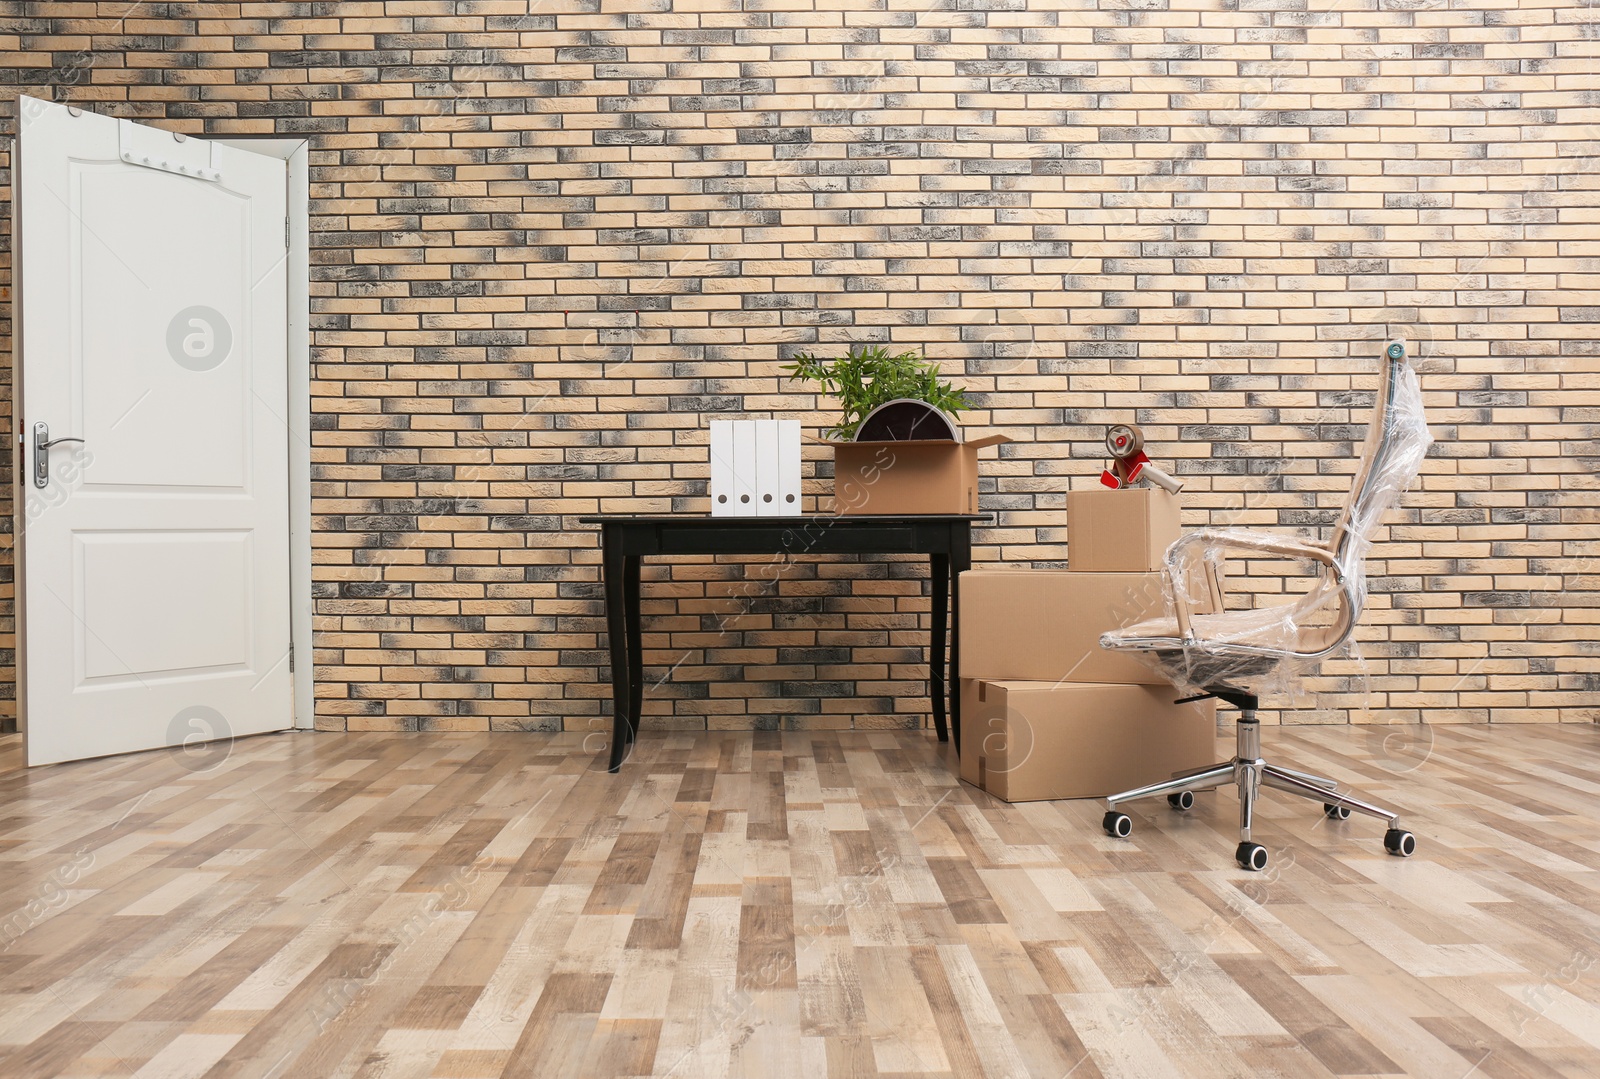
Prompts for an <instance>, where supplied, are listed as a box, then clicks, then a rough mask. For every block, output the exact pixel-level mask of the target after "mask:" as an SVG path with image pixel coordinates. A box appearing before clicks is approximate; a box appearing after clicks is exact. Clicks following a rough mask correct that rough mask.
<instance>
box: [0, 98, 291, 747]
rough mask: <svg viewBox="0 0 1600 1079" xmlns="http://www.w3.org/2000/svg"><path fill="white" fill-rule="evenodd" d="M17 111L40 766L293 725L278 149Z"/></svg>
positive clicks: (23, 475)
mask: <svg viewBox="0 0 1600 1079" xmlns="http://www.w3.org/2000/svg"><path fill="white" fill-rule="evenodd" d="M18 105H19V110H18V111H19V113H20V115H21V123H20V125H19V145H18V153H17V165H16V167H17V177H16V186H15V188H14V198H15V201H14V202H13V220H14V221H15V222H16V223H17V231H18V233H19V242H18V245H17V246H18V250H19V252H20V254H19V259H18V267H17V269H18V273H17V280H18V282H19V288H20V296H19V297H18V304H19V309H20V312H21V314H20V320H21V321H20V335H19V336H20V342H21V354H20V357H19V363H20V365H21V378H20V384H21V387H22V397H21V402H20V406H19V408H18V411H17V417H18V418H17V438H18V443H19V445H18V450H19V452H18V459H19V470H18V478H17V486H16V491H17V507H18V520H17V536H18V545H19V548H20V554H19V562H20V567H21V568H20V579H21V582H22V588H21V594H20V597H19V615H20V633H19V648H20V655H19V660H18V665H17V667H18V696H19V699H20V706H21V707H20V712H21V716H22V724H23V731H24V738H25V742H26V747H27V758H28V763H29V764H50V763H53V762H56V761H66V760H77V759H81V758H85V757H98V756H103V755H105V754H108V753H123V752H128V751H130V750H139V749H152V748H156V747H160V746H173V745H185V746H195V745H197V744H198V743H201V742H208V741H212V740H227V739H230V738H232V737H237V736H240V735H245V734H258V733H261V732H263V731H271V730H282V729H284V728H286V727H288V726H290V725H291V724H292V722H293V716H292V701H291V680H290V672H289V636H290V631H289V547H288V540H289V525H288V520H289V518H288V430H287V427H286V425H285V416H286V414H287V411H286V407H285V406H286V395H287V375H288V368H287V328H286V296H285V287H286V281H287V275H286V265H287V258H286V255H287V244H286V239H285V238H286V236H287V232H288V229H287V223H286V222H287V218H286V212H287V201H286V200H287V175H286V172H285V164H284V162H283V161H281V160H279V159H276V158H270V157H265V156H262V155H260V154H253V153H249V152H247V151H244V150H239V149H235V148H232V147H229V146H223V145H220V144H216V143H211V142H207V141H204V140H201V139H185V138H183V137H182V136H176V135H174V134H172V133H170V132H166V131H160V130H157V129H155V128H150V127H145V126H143V125H140V124H135V123H133V122H131V121H128V120H116V119H113V118H111V117H106V116H99V115H95V114H93V113H90V112H84V111H80V110H76V109H69V108H66V107H64V106H59V105H53V104H49V103H46V102H42V101H35V100H32V99H29V98H22V99H20V101H19V102H18ZM57 439H82V440H83V441H82V442H61V443H57V444H56V445H54V446H52V447H49V448H48V449H41V448H40V446H41V444H43V443H46V442H54V441H55V440H57ZM191 759H194V760H197V761H198V760H205V761H210V760H215V759H217V758H216V750H215V749H213V750H210V751H205V752H202V753H199V754H198V755H197V756H196V757H194V758H191Z"/></svg>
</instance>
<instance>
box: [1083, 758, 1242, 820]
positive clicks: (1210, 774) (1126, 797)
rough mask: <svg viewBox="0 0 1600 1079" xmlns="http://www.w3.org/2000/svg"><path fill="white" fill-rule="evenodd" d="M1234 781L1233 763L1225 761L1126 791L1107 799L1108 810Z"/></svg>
mask: <svg viewBox="0 0 1600 1079" xmlns="http://www.w3.org/2000/svg"><path fill="white" fill-rule="evenodd" d="M1232 781H1233V762H1232V761H1223V762H1222V763H1221V764H1214V765H1212V766H1211V767H1210V768H1205V769H1202V770H1200V771H1198V772H1193V773H1191V774H1189V775H1185V776H1177V777H1175V778H1173V779H1163V780H1162V781H1161V782H1159V783H1151V784H1149V785H1147V786H1143V787H1135V788H1134V789H1133V790H1131V791H1124V792H1123V793H1121V794H1118V795H1115V796H1113V797H1111V798H1107V799H1106V808H1107V809H1115V808H1117V806H1118V805H1120V804H1122V803H1123V802H1132V801H1135V800H1137V799H1140V798H1154V797H1155V796H1156V795H1158V794H1181V793H1183V792H1184V791H1192V790H1196V789H1198V788H1200V787H1206V786H1217V785H1218V784H1221V783H1231V782H1232Z"/></svg>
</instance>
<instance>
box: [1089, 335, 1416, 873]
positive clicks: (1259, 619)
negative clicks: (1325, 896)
mask: <svg viewBox="0 0 1600 1079" xmlns="http://www.w3.org/2000/svg"><path fill="white" fill-rule="evenodd" d="M1384 351H1385V357H1386V363H1385V365H1384V373H1383V380H1382V383H1381V385H1380V386H1379V389H1378V394H1377V403H1376V407H1375V409H1374V411H1373V415H1372V420H1371V423H1370V424H1369V425H1368V428H1367V439H1366V443H1365V446H1364V447H1363V450H1362V455H1361V465H1360V468H1359V470H1358V471H1357V473H1356V477H1355V484H1354V486H1353V487H1352V489H1351V494H1350V500H1349V503H1348V504H1347V505H1346V506H1345V509H1344V512H1343V514H1342V515H1341V517H1340V519H1339V523H1338V525H1337V527H1335V528H1334V531H1333V535H1332V537H1331V538H1330V539H1328V540H1327V541H1326V542H1322V541H1317V540H1312V539H1306V538H1303V537H1298V536H1283V535H1274V534H1272V533H1266V532H1256V531H1247V530H1229V529H1203V530H1200V531H1196V532H1190V533H1188V534H1187V535H1185V536H1183V537H1182V538H1181V539H1179V540H1178V541H1177V542H1175V543H1173V544H1172V546H1170V547H1168V548H1167V553H1166V558H1165V563H1166V564H1165V566H1164V571H1163V572H1164V577H1165V586H1166V599H1167V605H1168V617H1164V618H1157V619H1152V620H1150V621H1146V622H1140V623H1138V624H1136V625H1132V626H1127V627H1125V628H1123V629H1120V630H1116V631H1113V632H1111V633H1107V634H1105V635H1103V636H1102V637H1101V638H1100V644H1101V647H1103V648H1111V649H1116V650H1119V651H1128V652H1135V653H1137V654H1138V655H1139V658H1141V659H1142V660H1144V661H1145V662H1146V663H1148V664H1150V665H1151V666H1153V667H1154V668H1155V669H1156V670H1157V671H1159V672H1161V673H1162V674H1163V675H1165V676H1166V677H1167V678H1168V679H1169V680H1170V681H1171V682H1172V683H1173V684H1174V685H1176V686H1179V687H1181V688H1184V689H1188V690H1191V691H1193V692H1194V693H1195V695H1194V696H1191V697H1186V698H1184V700H1186V701H1189V700H1204V699H1206V698H1208V697H1215V698H1217V699H1218V700H1221V701H1223V702H1224V703H1226V704H1230V705H1232V706H1233V707H1235V708H1237V709H1238V710H1239V722H1238V748H1237V750H1236V752H1235V755H1234V758H1233V759H1232V760H1230V761H1224V762H1222V763H1221V764H1217V765H1214V766H1213V767H1210V768H1205V769H1201V770H1198V771H1195V772H1189V773H1180V774H1179V775H1177V776H1175V777H1174V778H1172V779H1170V780H1166V781H1164V782H1161V783H1152V784H1150V785H1149V786H1145V787H1139V788H1137V789H1136V790H1131V791H1125V792H1123V793H1122V794H1118V795H1113V796H1112V797H1110V798H1108V799H1106V808H1107V811H1106V815H1105V819H1104V821H1103V822H1102V823H1103V825H1104V827H1105V830H1106V832H1107V834H1109V835H1111V836H1114V837H1117V838H1125V837H1126V836H1127V835H1128V834H1129V833H1130V832H1131V831H1132V830H1133V821H1132V819H1131V818H1130V817H1128V815H1127V814H1125V813H1121V812H1118V809H1117V807H1118V806H1120V805H1122V804H1123V803H1124V802H1131V801H1133V800H1135V799H1138V798H1151V797H1154V796H1156V795H1159V794H1165V795H1166V796H1167V802H1168V803H1169V804H1170V805H1171V806H1173V808H1175V809H1189V808H1190V807H1192V806H1193V805H1194V792H1195V791H1197V790H1211V789H1214V788H1216V787H1218V786H1220V785H1222V784H1224V783H1226V782H1229V781H1232V782H1233V783H1234V784H1235V785H1237V787H1238V789H1239V840H1240V841H1239V847H1238V849H1237V850H1236V851H1235V853H1234V856H1235V857H1236V858H1237V859H1238V861H1239V865H1240V866H1241V867H1243V868H1245V869H1252V870H1260V869H1265V868H1266V867H1267V849H1266V848H1265V847H1263V846H1261V844H1259V843H1256V842H1254V841H1253V840H1252V839H1251V834H1250V824H1251V818H1252V816H1253V814H1254V811H1255V803H1256V799H1257V798H1259V797H1260V795H1261V788H1262V786H1263V785H1264V786H1267V787H1271V788H1272V789H1274V790H1280V791H1283V792H1285V793H1288V794H1294V795H1298V796H1299V797H1301V798H1310V799H1311V800H1312V801H1320V802H1322V803H1323V812H1324V813H1326V814H1327V816H1328V817H1330V818H1331V819H1334V820H1346V819H1348V818H1349V816H1350V811H1351V810H1355V811H1357V812H1359V813H1365V814H1367V815H1369V816H1373V817H1378V818H1380V819H1382V820H1385V821H1387V822H1388V825H1389V830H1388V832H1387V834H1386V835H1385V836H1384V840H1383V845H1384V848H1385V849H1386V850H1388V852H1389V853H1390V854H1393V855H1397V856H1399V857H1402V858H1409V857H1410V856H1411V854H1412V853H1413V852H1414V851H1415V850H1416V837H1415V836H1413V835H1412V834H1411V833H1410V832H1408V831H1406V830H1405V829H1403V828H1402V827H1401V826H1400V818H1399V816H1398V814H1396V813H1394V812H1392V811H1391V810H1388V809H1384V808H1382V807H1380V806H1376V805H1373V804H1371V803H1370V802H1366V801H1363V800H1362V799H1360V798H1356V797H1354V796H1352V795H1351V794H1349V793H1348V792H1344V791H1341V790H1340V789H1339V785H1338V784H1337V783H1336V782H1335V781H1333V780H1331V779H1327V778H1324V777H1322V776H1314V775H1309V774H1307V773H1305V772H1297V771H1295V770H1294V769H1292V768H1284V767H1282V766H1281V765H1276V764H1268V763H1267V762H1266V761H1264V760H1262V758H1261V727H1260V724H1259V723H1258V722H1257V720H1256V708H1257V707H1258V705H1259V701H1260V695H1261V694H1262V693H1266V692H1271V691H1277V690H1281V689H1283V688H1285V687H1286V685H1288V684H1290V683H1292V681H1293V680H1294V678H1295V677H1296V676H1298V675H1300V674H1302V673H1306V672H1307V671H1309V670H1311V669H1314V668H1315V667H1316V665H1317V664H1318V663H1319V662H1320V661H1321V660H1322V659H1323V657H1325V656H1327V655H1329V654H1331V653H1332V652H1334V651H1335V650H1336V649H1338V648H1340V647H1341V646H1342V645H1343V644H1344V643H1345V641H1346V640H1348V639H1349V637H1350V634H1351V633H1352V632H1353V631H1354V629H1355V626H1356V622H1357V620H1358V619H1359V618H1360V616H1361V607H1362V602H1363V600H1364V599H1365V598H1366V591H1367V589H1366V577H1365V574H1364V572H1363V569H1362V561H1363V559H1364V558H1365V557H1366V553H1367V550H1368V548H1369V547H1371V545H1372V536H1373V533H1374V532H1376V531H1377V528H1378V526H1379V524H1381V523H1382V520H1383V516H1384V514H1385V513H1386V512H1388V510H1389V509H1390V508H1391V507H1392V506H1393V505H1394V504H1395V502H1396V501H1398V500H1399V497H1400V494H1401V492H1403V491H1404V490H1405V489H1406V486H1407V485H1408V484H1410V483H1411V481H1412V480H1413V479H1415V478H1416V475H1417V471H1418V469H1419V468H1420V467H1421V465H1422V459H1423V458H1424V457H1425V456H1426V455H1427V452H1428V447H1429V445H1430V444H1432V441H1433V439H1432V437H1431V436H1430V435H1429V434H1428V426H1427V423H1426V421H1425V419H1424V417H1423V412H1422V391H1421V387H1420V386H1419V385H1418V381H1417V374H1416V372H1415V371H1414V370H1413V369H1412V367H1411V365H1410V364H1409V363H1408V362H1407V360H1406V347H1405V343H1404V342H1402V341H1394V342H1391V343H1390V344H1389V345H1388V347H1387V348H1386V349H1385V350H1384ZM1228 551H1237V552H1244V553H1246V554H1251V555H1256V556H1263V555H1265V556H1281V557H1288V558H1296V559H1307V560H1310V561H1311V562H1313V563H1315V564H1316V567H1317V570H1318V578H1317V580H1316V581H1315V582H1314V583H1313V585H1312V587H1311V589H1310V591H1309V592H1307V593H1306V594H1305V595H1303V596H1300V597H1299V598H1298V599H1297V600H1296V601H1295V602H1293V603H1289V604H1285V605H1282V606H1274V607H1266V608H1261V609H1256V610H1242V611H1228V610H1225V609H1224V600H1225V597H1226V589H1225V584H1224V577H1223V573H1222V568H1223V558H1224V556H1225V553H1226V552H1228ZM1180 703H1181V702H1180Z"/></svg>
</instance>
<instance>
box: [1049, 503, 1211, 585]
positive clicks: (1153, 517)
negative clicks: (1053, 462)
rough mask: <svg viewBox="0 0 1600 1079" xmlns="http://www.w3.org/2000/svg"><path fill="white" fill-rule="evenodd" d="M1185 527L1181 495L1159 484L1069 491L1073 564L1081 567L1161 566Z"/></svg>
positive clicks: (1112, 570) (1106, 570)
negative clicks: (1182, 516)
mask: <svg viewBox="0 0 1600 1079" xmlns="http://www.w3.org/2000/svg"><path fill="white" fill-rule="evenodd" d="M1182 532H1183V524H1182V522H1181V520H1180V513H1179V506H1178V499H1177V496H1176V495H1173V494H1171V493H1169V492H1167V491H1163V490H1161V489H1160V488H1158V487H1129V488H1124V489H1122V490H1118V491H1113V490H1111V489H1109V488H1105V487H1101V488H1098V489H1096V490H1092V491H1068V492H1067V568H1068V569H1071V570H1077V571H1078V572H1080V573H1140V572H1146V571H1149V570H1157V569H1160V568H1161V566H1162V559H1163V557H1164V556H1165V555H1166V553H1167V548H1168V547H1170V546H1171V545H1172V543H1173V541H1174V540H1176V539H1177V538H1178V536H1179V535H1181V534H1182Z"/></svg>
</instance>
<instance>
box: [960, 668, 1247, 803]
mask: <svg viewBox="0 0 1600 1079" xmlns="http://www.w3.org/2000/svg"><path fill="white" fill-rule="evenodd" d="M1176 696H1177V691H1176V690H1174V689H1173V688H1172V687H1170V686H1162V687H1157V686H1127V685H1073V684H1063V685H1054V684H1051V683H1047V682H1022V681H999V682H987V681H983V680H980V679H976V678H963V679H962V680H961V778H962V779H964V780H966V781H967V782H968V783H971V784H973V785H974V786H976V787H980V788H982V789H983V790H986V791H988V792H989V793H990V794H992V795H994V796H995V797H996V798H999V799H1001V800H1002V801H1006V802H1036V801H1042V800H1048V799H1057V798H1105V797H1107V796H1108V795H1112V794H1118V793H1120V792H1122V791H1125V790H1132V789H1133V788H1134V787H1142V786H1144V785H1145V784H1146V783H1154V782H1157V781H1158V780H1162V779H1169V778H1171V776H1172V774H1173V773H1174V772H1182V771H1189V770H1193V769H1197V768H1206V767H1209V766H1211V765H1213V764H1216V763H1217V762H1218V761H1219V760H1222V759H1223V758H1224V757H1226V756H1227V752H1226V751H1225V750H1224V749H1223V748H1219V747H1218V745H1217V736H1216V701H1200V702H1196V703H1193V704H1173V703H1172V701H1173V698H1174V697H1176Z"/></svg>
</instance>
